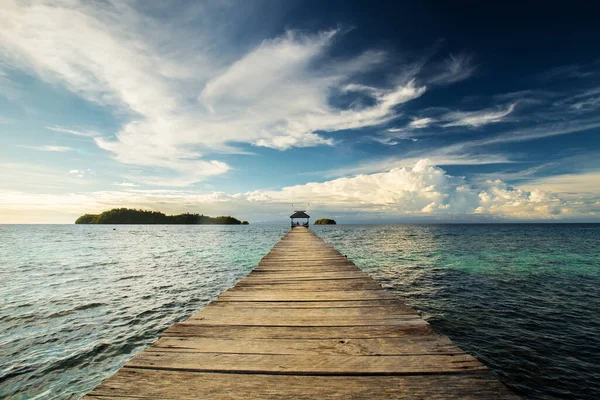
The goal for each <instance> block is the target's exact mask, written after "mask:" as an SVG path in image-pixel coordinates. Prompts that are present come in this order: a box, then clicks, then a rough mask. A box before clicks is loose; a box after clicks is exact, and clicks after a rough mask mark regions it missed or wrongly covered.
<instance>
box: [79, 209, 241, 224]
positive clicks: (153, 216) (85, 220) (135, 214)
mask: <svg viewBox="0 0 600 400" xmlns="http://www.w3.org/2000/svg"><path fill="white" fill-rule="evenodd" d="M75 223H76V224H169V225H171V224H175V225H209V224H211V225H241V224H242V222H241V221H240V220H238V219H236V218H233V217H230V216H219V217H209V216H206V215H202V214H190V213H185V214H179V215H165V214H163V213H161V212H158V211H148V210H135V209H131V208H114V209H112V210H109V211H104V212H102V213H100V214H84V215H82V216H81V217H79V218H77V220H76V221H75ZM247 223H248V222H246V224H247Z"/></svg>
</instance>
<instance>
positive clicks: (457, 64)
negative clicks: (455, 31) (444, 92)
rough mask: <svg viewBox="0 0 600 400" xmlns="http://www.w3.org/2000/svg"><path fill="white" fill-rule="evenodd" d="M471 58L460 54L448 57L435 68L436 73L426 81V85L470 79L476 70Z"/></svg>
mask: <svg viewBox="0 0 600 400" xmlns="http://www.w3.org/2000/svg"><path fill="white" fill-rule="evenodd" d="M476 69H477V68H476V66H475V65H474V63H473V57H472V56H471V55H469V54H465V53H460V54H457V55H450V56H449V57H448V58H447V59H446V60H445V61H444V62H443V63H442V64H440V65H438V66H437V73H436V74H435V75H433V76H432V77H430V78H429V79H427V83H428V84H451V83H456V82H459V81H462V80H465V79H467V78H470V77H471V76H472V75H473V73H474V72H475V70H476Z"/></svg>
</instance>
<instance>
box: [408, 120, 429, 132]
mask: <svg viewBox="0 0 600 400" xmlns="http://www.w3.org/2000/svg"><path fill="white" fill-rule="evenodd" d="M433 122H435V120H434V119H433V118H414V119H413V120H412V121H411V122H410V123H409V124H408V127H409V128H412V129H423V128H427V127H428V126H429V125H431V124H432V123H433Z"/></svg>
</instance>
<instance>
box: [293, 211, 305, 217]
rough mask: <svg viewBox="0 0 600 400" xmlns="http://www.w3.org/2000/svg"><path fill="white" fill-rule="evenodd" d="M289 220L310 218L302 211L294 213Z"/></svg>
mask: <svg viewBox="0 0 600 400" xmlns="http://www.w3.org/2000/svg"><path fill="white" fill-rule="evenodd" d="M290 218H310V215H308V214H307V213H305V212H304V211H294V213H293V214H292V215H290Z"/></svg>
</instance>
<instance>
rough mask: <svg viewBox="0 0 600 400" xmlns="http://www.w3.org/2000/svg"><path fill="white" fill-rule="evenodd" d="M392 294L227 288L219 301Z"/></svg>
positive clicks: (382, 297)
mask: <svg viewBox="0 0 600 400" xmlns="http://www.w3.org/2000/svg"><path fill="white" fill-rule="evenodd" d="M393 298H394V296H393V295H391V294H390V293H388V292H386V291H385V290H383V289H380V290H353V291H330V292H322V291H321V292H311V291H306V290H304V291H292V290H283V289H282V290H262V291H257V292H255V293H251V294H249V293H247V292H245V291H240V292H237V291H233V290H228V291H226V292H223V293H222V294H221V295H220V296H219V300H220V301H226V300H236V301H317V300H318V301H339V300H385V299H393Z"/></svg>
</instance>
